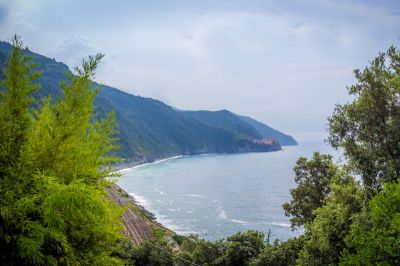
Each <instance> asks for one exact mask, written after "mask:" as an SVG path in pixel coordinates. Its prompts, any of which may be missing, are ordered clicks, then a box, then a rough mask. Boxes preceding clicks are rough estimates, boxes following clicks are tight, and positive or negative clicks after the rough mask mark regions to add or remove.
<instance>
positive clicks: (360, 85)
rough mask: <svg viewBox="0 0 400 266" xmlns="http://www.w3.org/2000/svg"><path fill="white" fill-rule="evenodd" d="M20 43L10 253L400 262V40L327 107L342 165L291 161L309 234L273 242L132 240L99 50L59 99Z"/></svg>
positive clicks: (54, 260)
mask: <svg viewBox="0 0 400 266" xmlns="http://www.w3.org/2000/svg"><path fill="white" fill-rule="evenodd" d="M13 45H14V49H13V50H12V52H11V53H10V55H9V58H8V59H6V61H5V63H3V66H4V67H5V68H4V72H3V74H2V77H1V83H0V84H1V85H0V122H1V123H0V192H1V198H0V261H1V263H2V264H4V265H57V264H61V265H119V264H121V265H122V264H128V265H400V183H399V178H398V176H399V171H400V141H399V140H400V139H399V129H400V101H399V99H400V52H399V50H397V49H396V48H393V47H392V48H390V49H389V50H388V51H387V52H386V53H381V54H380V55H379V56H378V57H377V58H376V59H374V60H373V61H372V62H371V65H370V66H368V67H366V68H365V69H364V70H362V71H360V70H356V71H355V76H356V78H357V83H356V84H355V85H353V86H351V87H349V93H350V95H352V96H353V97H352V100H351V101H350V102H348V103H346V104H343V105H338V106H337V107H336V108H335V110H334V113H333V115H332V116H331V117H330V118H329V132H330V137H329V139H328V141H329V143H330V144H331V145H332V146H333V147H335V148H340V149H342V150H343V152H344V155H345V156H346V158H347V161H346V164H343V165H338V164H335V162H334V161H333V160H332V157H331V156H330V155H324V154H320V153H318V152H316V153H314V155H313V157H312V158H309V159H307V158H299V160H298V161H297V163H296V166H295V167H294V172H295V182H296V183H297V187H295V188H294V189H292V190H291V191H290V193H291V195H292V200H291V201H290V202H287V203H285V204H284V205H283V209H284V211H285V213H286V214H287V215H288V216H289V217H290V221H291V224H292V228H293V229H296V228H299V227H301V228H303V229H304V234H303V235H301V236H300V237H297V238H292V239H289V240H287V241H279V240H275V241H273V242H272V241H271V240H270V236H269V234H268V235H267V236H265V235H264V234H263V233H260V232H257V231H248V232H245V233H240V232H239V233H237V234H235V235H232V236H230V237H227V238H226V239H222V240H218V241H215V242H210V241H206V240H203V239H200V238H199V237H197V236H189V237H182V236H178V235H175V236H173V237H172V238H165V239H164V238H162V237H158V238H157V239H156V240H154V241H149V242H145V243H144V244H142V245H140V246H132V244H131V243H130V242H129V240H127V239H124V238H123V237H122V235H121V231H120V230H121V228H122V226H121V220H120V216H121V212H122V211H121V210H120V209H119V208H118V207H117V206H116V205H115V204H113V203H111V201H110V200H109V199H108V198H107V195H106V193H105V190H104V187H105V185H106V184H107V183H109V182H110V181H107V177H110V176H112V175H113V174H112V173H111V168H110V165H111V164H112V163H115V162H116V160H117V159H116V158H114V157H112V156H111V155H110V154H111V152H112V151H113V150H114V149H115V148H117V145H116V139H115V136H116V133H115V126H116V122H115V115H113V114H107V115H104V114H101V115H98V114H96V112H94V110H95V106H94V104H93V103H94V100H95V97H96V95H97V94H98V91H99V89H98V88H97V87H96V86H94V85H95V84H93V83H92V81H91V80H92V79H93V77H94V71H95V69H96V67H97V64H98V63H99V61H100V60H101V58H102V55H96V56H94V57H89V59H88V60H86V61H84V62H83V65H82V67H81V68H76V69H75V71H74V75H73V74H68V75H67V79H66V80H65V82H62V83H61V85H60V87H61V93H60V94H59V96H58V97H56V99H54V98H51V97H45V98H44V99H43V100H41V101H36V100H35V98H34V95H37V93H40V90H39V85H38V84H39V83H38V82H35V81H36V80H37V79H38V78H39V77H40V75H41V73H40V72H37V71H36V69H37V68H36V67H37V65H35V64H34V63H32V61H31V58H30V57H29V56H28V55H29V53H27V52H26V50H24V49H23V48H22V43H21V41H20V40H19V39H18V38H17V37H15V38H14V40H13ZM1 56H2V55H1V53H0V57H1ZM3 59H5V58H4V56H3ZM207 115H208V114H207ZM223 115H227V114H223ZM228 115H230V114H228ZM197 119H203V118H197ZM225 122H226V121H225ZM227 126H228V125H227ZM229 127H230V128H231V131H235V130H236V131H237V130H243V128H241V129H238V128H236V124H234V125H233V124H230V125H229ZM245 130H249V128H247V129H245ZM248 134H250V132H248ZM251 134H256V133H254V132H253V133H251ZM221 137H222V136H221ZM356 177H357V178H356Z"/></svg>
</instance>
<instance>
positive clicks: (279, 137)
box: [238, 115, 297, 146]
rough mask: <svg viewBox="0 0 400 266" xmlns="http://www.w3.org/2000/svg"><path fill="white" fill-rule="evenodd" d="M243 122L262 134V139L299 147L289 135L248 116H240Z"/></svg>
mask: <svg viewBox="0 0 400 266" xmlns="http://www.w3.org/2000/svg"><path fill="white" fill-rule="evenodd" d="M238 117H239V118H240V119H241V120H242V121H244V122H246V123H247V124H249V125H250V126H252V127H253V128H255V129H256V130H257V131H258V132H259V133H260V134H261V137H263V138H272V139H275V140H276V141H278V142H279V143H280V144H281V145H282V146H291V145H297V141H296V140H295V139H294V138H293V137H292V136H289V135H286V134H284V133H282V132H280V131H278V130H276V129H273V128H271V127H269V126H267V125H266V124H264V123H261V122H259V121H257V120H255V119H253V118H251V117H248V116H242V115H239V116H238Z"/></svg>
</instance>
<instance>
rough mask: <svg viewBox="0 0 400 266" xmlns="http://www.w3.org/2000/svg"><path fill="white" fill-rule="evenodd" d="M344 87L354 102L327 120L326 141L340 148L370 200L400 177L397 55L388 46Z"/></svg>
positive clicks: (399, 69)
mask: <svg viewBox="0 0 400 266" xmlns="http://www.w3.org/2000/svg"><path fill="white" fill-rule="evenodd" d="M354 74H355V77H356V79H357V83H356V84H354V85H352V86H350V87H349V88H348V92H349V95H352V96H354V99H353V100H352V101H351V102H349V103H346V104H343V105H337V106H336V108H335V111H334V113H333V115H332V116H331V117H330V118H329V131H330V136H329V142H330V144H331V145H332V146H333V147H335V148H342V150H343V152H344V154H345V156H346V157H347V159H348V160H349V163H350V165H351V166H352V167H353V169H354V170H355V172H356V173H357V174H360V175H361V177H362V179H363V183H364V185H365V186H366V188H367V193H368V198H371V197H372V196H373V195H374V194H375V193H376V192H377V190H379V189H380V188H381V187H382V183H381V182H382V180H383V181H384V182H391V181H395V180H397V179H398V177H399V176H400V134H398V132H399V131H400V104H399V98H400V52H399V50H398V49H397V48H394V47H391V48H389V49H388V51H387V52H386V53H380V54H379V56H378V57H376V58H375V59H374V60H373V61H372V62H371V64H370V66H368V67H366V68H365V69H364V70H363V71H360V70H358V69H357V70H355V71H354Z"/></svg>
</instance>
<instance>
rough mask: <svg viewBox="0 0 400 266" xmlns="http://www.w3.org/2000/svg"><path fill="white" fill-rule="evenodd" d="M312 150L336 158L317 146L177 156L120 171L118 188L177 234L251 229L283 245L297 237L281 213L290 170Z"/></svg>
mask: <svg viewBox="0 0 400 266" xmlns="http://www.w3.org/2000/svg"><path fill="white" fill-rule="evenodd" d="M314 151H319V152H322V153H330V154H333V155H334V157H335V158H338V154H337V153H335V152H334V151H333V150H332V149H331V148H329V147H328V146H327V145H325V144H324V143H323V142H303V143H300V144H299V145H298V146H287V147H283V150H282V151H278V152H265V153H241V154H206V155H195V156H182V157H175V158H172V159H170V160H163V161H161V162H156V163H152V164H146V165H141V166H136V167H133V168H128V169H124V170H122V171H121V173H122V174H123V175H122V177H120V179H119V181H118V184H119V185H120V186H121V187H122V188H123V189H125V190H126V191H127V192H128V193H130V194H131V195H132V196H134V197H135V199H136V200H137V201H138V202H139V204H141V205H142V206H144V207H145V208H146V209H148V210H149V211H151V212H153V213H154V214H155V216H156V218H157V220H158V221H159V222H160V223H161V224H163V225H165V226H166V227H168V228H170V229H172V230H174V231H175V232H177V233H178V234H183V235H188V234H198V235H200V237H202V238H205V239H208V240H216V239H220V238H225V237H227V236H229V235H232V234H234V233H236V232H238V231H241V232H245V231H247V230H250V229H253V230H259V231H262V232H264V233H265V234H267V233H268V232H271V238H272V239H274V238H278V239H282V240H285V239H288V238H289V237H293V236H296V235H298V234H300V233H301V229H300V230H295V231H293V230H292V229H291V227H290V223H289V218H288V217H286V216H285V214H284V211H283V209H282V204H283V203H285V202H288V201H290V199H291V197H290V189H291V188H293V187H295V185H296V184H295V182H294V172H293V167H294V166H295V164H296V161H297V159H298V158H299V157H301V156H304V157H307V158H310V157H311V156H312V153H313V152H314Z"/></svg>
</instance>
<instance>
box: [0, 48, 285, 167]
mask: <svg viewBox="0 0 400 266" xmlns="http://www.w3.org/2000/svg"><path fill="white" fill-rule="evenodd" d="M11 50H12V46H11V45H10V44H9V43H7V42H1V41H0V66H2V67H4V65H5V63H4V61H5V59H6V58H7V57H8V55H9V54H10V52H11ZM27 53H29V54H30V55H31V56H32V57H33V60H34V61H35V62H37V63H39V64H40V66H39V67H38V70H42V71H43V75H42V76H41V77H40V78H39V80H38V82H39V83H41V85H42V88H41V89H40V90H39V91H38V92H36V94H35V97H36V98H37V99H40V98H43V97H46V96H48V95H51V96H52V97H53V99H55V98H57V97H59V96H61V89H60V86H59V83H60V81H62V80H65V79H66V78H65V73H66V72H68V71H69V68H68V67H67V65H65V64H63V63H60V62H57V61H56V60H54V59H50V58H48V57H45V56H42V55H39V54H36V53H33V52H30V51H27ZM0 75H3V73H0ZM95 104H96V106H97V109H96V111H97V113H98V114H99V116H104V114H105V113H107V112H110V111H114V112H115V113H116V117H117V123H118V129H119V136H118V137H119V139H120V140H119V141H120V144H121V147H122V148H121V150H119V151H118V155H119V156H121V157H123V158H125V159H127V160H129V161H131V160H134V161H139V162H148V161H152V160H156V159H159V158H165V157H168V156H174V155H181V154H200V153H211V152H224V153H225V152H227V153H233V152H250V151H257V152H264V151H276V150H280V149H281V146H280V144H279V143H278V142H272V143H263V142H258V141H254V139H259V138H261V137H263V135H262V134H261V133H260V132H258V131H259V130H258V129H255V127H254V126H252V125H250V124H249V123H246V122H245V121H243V120H242V121H241V120H240V119H237V117H236V116H235V115H234V114H232V113H230V112H229V111H221V112H220V113H217V115H215V114H212V115H210V116H209V115H208V114H207V111H204V113H202V114H201V115H199V113H196V112H194V113H190V112H181V111H178V110H176V109H175V108H172V107H171V106H168V105H166V104H164V103H163V102H161V101H158V100H154V99H151V98H145V97H140V96H135V95H131V94H128V93H125V92H123V91H121V90H118V89H115V88H112V87H109V86H103V87H102V89H101V90H100V92H99V94H98V95H97V97H96V99H95ZM202 117H208V118H207V119H203V118H202Z"/></svg>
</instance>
